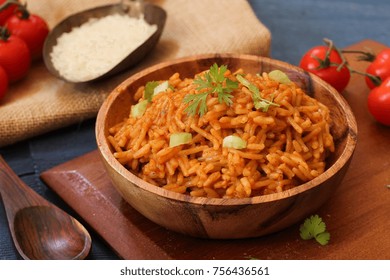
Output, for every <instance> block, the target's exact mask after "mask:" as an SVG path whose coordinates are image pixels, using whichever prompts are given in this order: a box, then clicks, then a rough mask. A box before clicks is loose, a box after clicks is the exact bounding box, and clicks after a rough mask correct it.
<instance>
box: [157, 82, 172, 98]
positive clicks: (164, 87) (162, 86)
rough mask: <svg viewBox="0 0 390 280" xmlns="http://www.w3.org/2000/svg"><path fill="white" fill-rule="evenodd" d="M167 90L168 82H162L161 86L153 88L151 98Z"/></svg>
mask: <svg viewBox="0 0 390 280" xmlns="http://www.w3.org/2000/svg"><path fill="white" fill-rule="evenodd" d="M168 88H169V83H168V81H164V82H162V83H161V84H159V85H158V86H156V87H155V88H154V90H153V96H155V95H156V94H159V93H160V92H164V91H166V90H167V89H168Z"/></svg>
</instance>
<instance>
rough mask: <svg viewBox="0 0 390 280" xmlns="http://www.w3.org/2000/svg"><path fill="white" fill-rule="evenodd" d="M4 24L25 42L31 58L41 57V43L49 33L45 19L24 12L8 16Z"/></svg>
mask: <svg viewBox="0 0 390 280" xmlns="http://www.w3.org/2000/svg"><path fill="white" fill-rule="evenodd" d="M5 25H6V26H7V28H8V30H9V31H10V32H11V34H12V35H15V36H18V37H19V38H21V39H23V41H25V42H26V44H27V46H28V48H29V50H30V54H31V58H32V59H33V60H37V59H40V58H41V57H42V49H43V44H44V43H45V39H46V37H47V34H48V33H49V27H48V25H47V23H46V21H44V20H43V19H42V18H41V17H39V16H37V15H33V14H29V13H28V12H26V13H18V14H14V15H12V16H10V17H9V18H8V19H7V20H6V22H5Z"/></svg>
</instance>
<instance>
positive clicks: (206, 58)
mask: <svg viewBox="0 0 390 280" xmlns="http://www.w3.org/2000/svg"><path fill="white" fill-rule="evenodd" d="M214 62H216V63H217V64H218V65H227V66H228V68H229V69H230V70H232V71H235V70H237V69H239V68H242V69H244V70H245V72H247V73H262V72H270V71H272V70H274V69H279V70H281V71H283V72H285V73H286V74H287V75H288V76H289V78H290V79H291V80H292V81H294V82H295V83H297V84H298V85H299V86H300V87H301V88H303V89H304V90H305V91H306V93H307V94H309V95H310V96H312V97H314V98H316V99H317V100H319V101H320V102H322V103H323V104H325V105H327V106H328V107H329V109H330V111H331V119H332V124H331V133H332V135H333V137H334V141H335V148H336V149H335V152H334V153H332V154H331V155H330V156H329V157H328V159H327V170H326V171H325V173H323V174H322V175H321V176H318V177H317V178H315V179H313V180H311V181H309V182H307V183H305V184H302V185H300V186H298V187H295V188H292V189H290V190H287V191H284V192H282V193H278V194H272V195H265V196H259V197H253V198H249V199H245V198H244V199H228V201H227V202H226V203H227V204H236V205H237V204H241V203H243V202H244V201H246V202H247V203H261V202H267V201H273V200H277V199H281V198H284V197H288V196H292V195H295V194H298V193H301V192H304V191H306V190H308V189H310V188H313V187H315V186H316V185H318V184H320V183H321V182H324V181H325V180H326V179H328V178H329V177H331V176H332V175H333V174H335V173H336V172H337V171H338V170H339V169H340V168H342V167H343V165H344V164H346V163H347V161H348V160H349V159H350V157H351V156H352V153H353V150H354V148H355V145H356V134H357V126H356V121H355V118H354V116H353V114H352V112H351V109H350V107H349V105H348V104H347V102H346V101H345V100H344V98H343V97H342V96H341V95H340V94H339V93H338V92H337V91H336V90H335V89H334V88H332V87H331V86H330V85H328V84H327V83H325V82H323V81H322V80H321V79H319V78H318V77H316V76H313V75H312V74H310V73H307V72H305V71H303V70H302V69H300V68H298V67H295V66H292V65H290V64H287V63H284V62H281V61H277V60H273V59H270V58H266V57H258V56H252V55H233V54H212V55H203V56H196V57H189V58H183V59H179V60H176V61H174V62H170V63H160V64H158V65H155V66H153V67H150V68H148V69H146V70H144V71H142V72H139V73H138V74H135V75H133V76H132V77H130V78H128V79H127V80H125V81H124V82H123V83H122V84H121V85H119V86H118V87H117V88H116V89H115V90H114V92H113V93H112V94H111V95H110V96H109V97H108V99H107V101H106V102H105V104H104V105H103V106H102V108H101V109H100V111H99V114H98V119H97V129H96V134H97V141H98V146H99V149H100V150H101V152H102V154H103V157H105V160H107V161H109V162H110V164H112V165H113V166H114V168H116V169H119V170H121V173H122V174H123V175H124V176H126V177H128V178H129V180H130V181H132V182H133V183H136V185H141V186H140V187H146V188H147V189H148V190H149V191H152V192H156V193H158V194H159V195H163V196H168V197H172V198H174V199H179V200H185V201H191V202H194V203H197V202H199V203H211V204H212V203H213V200H214V199H211V198H209V199H207V198H206V199H203V198H188V197H186V195H180V194H176V193H173V192H169V191H165V190H162V189H161V188H158V187H155V186H153V185H151V184H148V183H146V182H144V181H142V180H140V179H139V178H137V177H136V176H135V175H133V174H132V173H131V172H129V171H127V170H126V171H124V167H123V166H121V165H120V163H119V162H117V161H116V160H115V158H114V157H113V156H112V150H111V148H110V146H109V144H108V143H107V138H106V137H107V136H108V129H109V128H110V127H112V126H113V125H114V124H116V123H118V122H120V121H122V120H123V119H124V118H125V117H127V116H128V114H129V110H130V106H131V105H132V104H134V103H135V101H134V99H133V93H134V92H135V91H136V90H137V89H138V87H140V86H142V85H145V84H146V83H147V82H148V81H152V80H164V79H168V78H169V77H170V76H171V75H173V74H174V73H176V72H178V73H180V76H181V78H185V77H193V76H194V74H195V73H199V72H201V71H204V70H207V69H209V68H210V66H211V65H212V64H213V63H214ZM336 163H337V164H336ZM217 200H218V199H217ZM219 200H220V199H219ZM218 203H219V202H218Z"/></svg>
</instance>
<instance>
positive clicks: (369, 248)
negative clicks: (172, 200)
mask: <svg viewBox="0 0 390 280" xmlns="http://www.w3.org/2000/svg"><path fill="white" fill-rule="evenodd" d="M384 47H385V46H384V45H382V44H380V43H377V42H374V41H371V40H365V41H361V42H359V43H357V44H354V45H352V46H350V47H349V48H348V49H354V50H356V49H360V50H362V49H370V50H372V51H374V52H378V51H379V50H380V49H382V48H384ZM348 60H349V62H350V64H351V66H352V67H353V68H355V69H356V70H360V71H364V70H365V68H366V67H367V65H368V64H367V63H366V62H357V61H356V57H355V56H354V55H348ZM367 94H368V88H367V86H366V85H365V82H364V79H363V77H362V76H359V75H352V78H351V81H350V83H349V85H348V87H347V89H346V90H345V92H344V93H343V95H344V97H345V98H346V100H347V101H348V103H349V104H350V106H351V108H352V110H353V112H354V114H355V116H356V119H357V123H358V145H357V148H356V151H355V154H354V157H353V159H352V162H351V165H350V168H349V170H348V172H347V174H346V176H345V178H344V180H343V182H342V185H341V186H340V187H339V188H338V190H337V191H336V193H335V194H334V195H333V196H332V197H331V199H330V200H329V201H328V202H327V203H326V204H325V205H324V206H323V207H322V208H321V209H320V210H319V211H318V212H317V214H319V215H320V216H321V217H322V218H323V219H324V221H325V222H326V224H327V229H328V231H329V232H330V234H331V240H330V243H329V244H328V245H326V246H321V245H319V244H318V243H316V242H315V241H312V240H310V241H304V240H302V239H301V238H300V236H299V224H296V225H293V226H291V227H289V228H287V229H285V230H282V231H280V232H277V233H274V234H271V235H267V236H264V237H260V238H251V239H239V240H206V239H198V238H192V237H187V236H184V235H181V234H177V233H174V232H171V231H168V230H166V229H164V228H162V227H160V226H158V225H156V224H154V223H153V222H151V221H149V220H147V219H146V218H144V217H143V216H142V215H140V214H139V213H138V212H136V211H135V210H134V209H133V208H131V207H130V206H129V205H128V204H127V203H126V202H125V201H124V200H123V199H122V198H121V197H120V195H119V194H118V193H117V192H116V190H115V189H114V187H113V186H112V185H111V182H110V180H109V178H108V176H107V174H106V173H105V171H104V168H103V164H102V162H101V161H100V158H99V154H98V152H97V151H93V152H91V153H89V154H86V155H84V156H81V157H79V158H76V159H74V160H71V161H69V162H66V163H64V164H61V165H59V166H56V167H54V168H52V169H49V170H47V171H45V172H43V173H42V175H41V177H42V179H43V180H44V181H45V182H46V183H47V184H48V185H49V187H51V188H52V189H53V190H54V191H55V192H56V193H57V194H58V195H59V196H60V197H62V198H63V199H64V201H65V202H67V203H68V204H69V205H70V206H71V207H72V208H73V209H74V210H75V211H76V212H77V213H78V214H79V215H80V216H81V217H82V218H83V219H84V221H85V223H87V224H89V226H90V227H91V228H93V229H94V230H95V231H96V232H97V233H98V234H99V235H100V236H101V237H102V238H103V239H104V240H105V241H106V242H107V243H108V244H109V245H110V246H111V248H112V249H113V250H114V251H115V252H116V253H117V254H118V255H119V256H120V257H121V258H124V259H246V258H257V259H390V238H389V237H390V234H389V232H388V229H389V228H390V219H389V218H388V215H389V213H390V189H389V188H388V187H386V186H387V185H389V184H390V166H389V165H390V150H389V148H388V144H389V139H390V128H389V127H385V126H381V125H379V124H378V123H376V122H375V121H374V120H373V118H372V117H371V116H370V115H369V113H368V111H367V108H366V98H367Z"/></svg>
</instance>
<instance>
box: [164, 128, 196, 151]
mask: <svg viewBox="0 0 390 280" xmlns="http://www.w3.org/2000/svg"><path fill="white" fill-rule="evenodd" d="M191 140H192V134H191V133H189V132H177V133H172V134H171V136H170V137H169V147H171V148H172V147H176V146H179V145H183V144H187V143H189V142H191Z"/></svg>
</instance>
